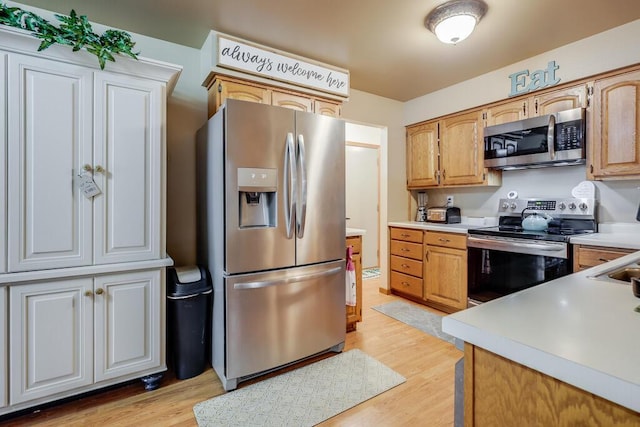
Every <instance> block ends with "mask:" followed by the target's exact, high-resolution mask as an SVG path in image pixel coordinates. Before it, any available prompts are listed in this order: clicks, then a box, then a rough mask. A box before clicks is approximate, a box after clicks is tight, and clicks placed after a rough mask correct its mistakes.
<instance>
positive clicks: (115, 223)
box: [94, 72, 164, 264]
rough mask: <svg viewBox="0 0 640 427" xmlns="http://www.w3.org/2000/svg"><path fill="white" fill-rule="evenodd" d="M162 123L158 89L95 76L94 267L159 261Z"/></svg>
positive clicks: (109, 76) (161, 97)
mask: <svg viewBox="0 0 640 427" xmlns="http://www.w3.org/2000/svg"><path fill="white" fill-rule="evenodd" d="M163 117H164V86H163V85H162V84H161V83H158V82H154V81H147V80H141V79H136V78H132V77H123V76H118V75H114V74H110V73H106V72H101V73H96V75H95V149H94V168H95V170H96V173H95V179H96V182H97V183H98V186H99V187H100V188H101V189H102V191H103V194H101V195H99V196H97V197H96V198H95V199H94V209H95V221H96V223H95V233H96V234H95V263H96V264H106V263H112V262H127V261H139V260H147V259H158V258H159V257H160V236H161V230H160V226H161V224H160V212H161V207H162V205H161V198H160V195H161V191H164V190H163V188H162V176H161V159H162V155H161V153H162V152H163V151H162V150H163V141H164V134H163V123H162V118H163ZM99 167H100V169H99ZM99 170H102V172H100V171H99Z"/></svg>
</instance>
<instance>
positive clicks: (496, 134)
mask: <svg viewBox="0 0 640 427" xmlns="http://www.w3.org/2000/svg"><path fill="white" fill-rule="evenodd" d="M585 129H586V124H585V109H584V108H574V109H572V110H566V111H561V112H558V113H554V114H547V115H544V116H538V117H532V118H529V119H524V120H518V121H516V122H510V123H503V124H500V125H495V126H487V127H486V128H484V166H485V167H487V168H492V169H505V170H508V169H526V168H539V167H546V166H566V165H579V164H584V163H585V161H586V150H585V145H586V144H585V142H586V135H585Z"/></svg>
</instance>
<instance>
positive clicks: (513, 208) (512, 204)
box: [509, 203, 518, 211]
mask: <svg viewBox="0 0 640 427" xmlns="http://www.w3.org/2000/svg"><path fill="white" fill-rule="evenodd" d="M509 207H510V208H511V209H512V210H514V211H515V210H516V208H517V207H518V206H517V205H516V204H515V203H511V206H509Z"/></svg>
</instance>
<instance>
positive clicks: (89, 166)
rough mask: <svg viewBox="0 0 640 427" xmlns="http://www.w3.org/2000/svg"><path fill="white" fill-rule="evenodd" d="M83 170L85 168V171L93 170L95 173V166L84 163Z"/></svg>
mask: <svg viewBox="0 0 640 427" xmlns="http://www.w3.org/2000/svg"><path fill="white" fill-rule="evenodd" d="M82 170H84V171H85V172H92V173H93V168H92V167H91V165H89V164H86V165H84V166H83V167H82Z"/></svg>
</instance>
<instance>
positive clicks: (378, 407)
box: [0, 279, 462, 427]
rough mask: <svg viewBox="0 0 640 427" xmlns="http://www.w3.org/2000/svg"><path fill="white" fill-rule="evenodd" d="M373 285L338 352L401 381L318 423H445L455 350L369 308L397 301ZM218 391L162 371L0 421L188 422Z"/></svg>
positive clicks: (212, 379) (206, 380)
mask: <svg viewBox="0 0 640 427" xmlns="http://www.w3.org/2000/svg"><path fill="white" fill-rule="evenodd" d="M379 285H380V283H379V280H378V279H368V280H365V281H364V283H363V312H362V315H363V319H362V322H361V323H359V324H358V327H357V330H356V331H354V332H350V333H348V334H347V340H346V345H345V351H346V350H350V349H353V348H358V349H360V350H362V351H364V352H365V353H367V354H368V355H370V356H372V357H374V358H376V359H377V360H379V361H380V362H382V363H384V364H386V365H387V366H389V367H390V368H392V369H394V370H395V371H396V372H398V373H400V374H401V375H403V376H404V377H405V378H406V379H407V381H406V382H405V383H404V384H401V385H400V386H398V387H395V388H394V389H392V390H389V391H387V392H385V393H383V394H381V395H379V396H377V397H375V398H373V399H370V400H368V401H366V402H364V403H362V404H360V405H358V406H356V407H354V408H352V409H350V410H348V411H346V412H343V413H342V414H339V415H337V416H336V417H333V418H331V419H330V420H327V421H325V422H324V423H322V424H321V426H325V427H326V426H416V425H421V426H427V425H428V426H435V427H437V426H452V425H453V384H454V363H455V362H456V361H457V360H458V359H459V358H460V357H461V356H462V352H461V351H459V350H457V349H456V348H455V347H454V346H453V345H451V344H449V343H446V342H444V341H442V340H439V339H438V338H435V337H432V336H431V335H428V334H425V333H423V332H421V331H419V330H417V329H415V328H412V327H411V326H408V325H406V324H404V323H402V322H399V321H396V320H394V319H392V318H390V317H388V316H385V315H383V314H381V313H379V312H377V311H375V310H372V309H371V307H372V306H375V305H378V304H384V303H386V302H390V301H393V300H394V299H398V297H396V296H393V295H384V294H382V293H380V292H379V291H378V289H379ZM432 311H434V312H437V311H436V310H432ZM439 314H443V313H439ZM223 392H224V390H223V389H222V385H221V383H220V381H219V380H218V377H217V376H216V374H215V373H214V371H213V370H212V369H208V370H207V371H206V372H205V373H203V374H201V375H199V376H197V377H195V378H192V379H189V380H183V381H179V380H176V379H174V378H173V377H172V376H171V373H167V375H165V378H164V379H163V383H162V386H161V387H160V388H159V389H157V390H155V391H150V392H146V391H144V389H143V387H142V384H141V383H140V382H135V383H133V384H130V385H126V386H124V387H119V388H117V389H114V390H110V391H106V392H101V393H99V394H96V395H93V396H89V397H85V398H82V399H78V400H74V401H72V402H69V403H64V404H61V405H57V406H54V407H50V408H46V409H41V410H40V411H39V412H36V413H32V414H27V415H23V416H21V417H18V418H12V419H9V420H5V421H2V422H0V425H2V426H25V425H29V426H140V427H141V426H151V425H153V426H171V425H180V426H196V421H195V418H194V416H193V411H192V408H193V405H194V404H196V403H198V402H201V401H203V400H206V399H209V398H211V397H214V396H217V395H219V394H222V393H223Z"/></svg>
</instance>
